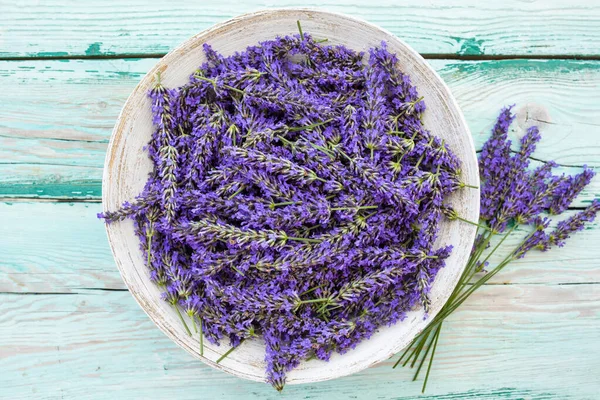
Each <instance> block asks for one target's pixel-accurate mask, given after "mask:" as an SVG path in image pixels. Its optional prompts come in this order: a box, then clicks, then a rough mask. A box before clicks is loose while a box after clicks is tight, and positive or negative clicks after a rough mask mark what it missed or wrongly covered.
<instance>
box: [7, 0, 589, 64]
mask: <svg viewBox="0 0 600 400" xmlns="http://www.w3.org/2000/svg"><path fill="white" fill-rule="evenodd" d="M273 7H321V8H323V9H325V10H329V11H337V12H342V13H348V14H351V15H355V16H360V17H362V18H364V19H366V20H368V21H369V22H372V23H374V24H377V25H379V26H381V27H383V28H385V29H387V30H389V31H391V32H392V33H393V34H395V35H396V36H398V37H400V38H402V39H404V40H405V41H406V42H407V43H408V44H409V45H411V46H413V47H414V48H415V49H416V50H417V51H419V52H421V53H426V54H453V55H468V56H473V55H475V56H477V55H502V54H509V55H515V54H519V55H598V54H600V48H599V47H598V45H597V44H598V42H599V41H600V5H599V4H598V3H597V2H595V1H589V0H574V1H569V2H567V3H565V2H564V1H561V0H549V1H548V0H547V1H525V0H508V1H494V0H461V1H458V2H453V3H452V4H450V3H448V2H446V1H443V0H433V1H427V2H414V1H408V0H403V1H395V0H380V1H377V2H376V3H375V2H369V1H354V2H338V1H336V0H326V1H321V2H317V1H314V0H313V1H303V2H297V1H291V0H281V1H278V2H273V1H267V0H255V1H252V2H239V1H235V0H205V1H202V2H190V1H188V2H181V1H176V2H173V1H154V2H152V6H150V7H148V4H147V2H145V1H143V0H130V1H127V2H121V1H119V0H106V1H103V2H101V3H93V2H92V3H90V2H72V1H68V0H57V1H52V2H40V1H37V0H20V1H17V2H15V1H11V0H2V1H0V9H1V10H2V13H0V57H5V58H7V57H57V56H62V57H65V56H88V57H95V56H101V55H110V56H114V55H119V54H156V53H166V52H167V51H168V50H170V49H172V48H174V47H175V46H176V45H178V44H179V43H181V42H182V41H184V40H186V39H187V38H188V37H190V36H192V35H194V34H196V33H198V32H200V31H202V30H204V29H206V28H209V27H210V26H212V25H214V24H215V23H218V22H223V21H225V20H227V19H229V18H231V17H233V16H236V15H239V14H242V13H246V12H251V11H256V10H259V9H265V8H273ZM159 31H160V33H158V32H159Z"/></svg>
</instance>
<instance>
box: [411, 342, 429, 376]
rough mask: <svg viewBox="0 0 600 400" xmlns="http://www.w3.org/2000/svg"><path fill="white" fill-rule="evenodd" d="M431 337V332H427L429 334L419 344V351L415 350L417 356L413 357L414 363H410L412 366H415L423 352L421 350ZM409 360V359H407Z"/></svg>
mask: <svg viewBox="0 0 600 400" xmlns="http://www.w3.org/2000/svg"><path fill="white" fill-rule="evenodd" d="M428 337H429V334H427V336H426V337H425V340H423V341H421V343H419V346H417V349H416V350H417V351H416V352H415V357H414V358H413V361H412V363H410V367H411V368H414V366H415V364H416V362H417V360H418V359H419V355H420V354H421V351H422V350H423V347H424V346H425V343H427V338H428ZM406 361H407V362H408V360H406Z"/></svg>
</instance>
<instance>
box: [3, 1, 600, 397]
mask: <svg viewBox="0 0 600 400" xmlns="http://www.w3.org/2000/svg"><path fill="white" fill-rule="evenodd" d="M239 3H240V2H238V1H233V0H218V1H216V0H204V1H201V2H190V1H188V2H181V3H180V2H175V1H154V2H147V1H142V0H135V1H133V0H130V1H127V2H122V1H119V0H105V1H103V2H75V1H73V2H69V1H66V0H54V1H48V2H44V1H27V0H23V1H14V0H12V1H10V0H7V1H3V0H2V1H0V10H1V12H0V88H1V90H0V104H1V107H0V196H1V197H2V202H1V203H0V238H1V239H0V398H3V399H4V398H6V399H23V398H36V399H38V398H42V399H58V398H99V399H101V398H106V399H121V398H122V399H130V398H160V399H163V398H164V399H175V398H177V399H183V398H190V399H192V398H198V399H233V398H244V399H246V398H266V399H269V398H273V399H279V398H285V399H309V398H310V399H320V398H327V399H332V400H333V399H346V398H357V399H391V398H393V399H412V398H435V399H465V398H478V399H497V398H503V399H520V398H525V399H566V398H577V399H595V398H599V396H600V260H599V259H600V257H599V256H600V253H599V248H600V225H599V224H598V223H595V224H592V225H591V227H590V228H588V229H586V230H585V231H584V232H582V233H580V234H579V235H578V236H577V237H575V238H573V239H572V240H571V242H570V243H569V244H568V246H567V247H566V248H564V249H559V250H557V251H552V252H549V253H532V254H531V255H530V256H528V257H527V258H526V259H523V260H520V261H518V262H516V263H514V265H511V266H509V267H508V269H507V270H506V271H505V272H503V273H502V274H500V275H498V277H497V279H494V280H493V281H492V283H490V284H488V285H486V286H485V287H484V288H482V289H481V290H480V292H479V293H478V294H477V295H476V296H474V297H473V298H472V299H471V300H470V301H469V302H468V304H466V305H465V306H463V307H462V308H461V309H460V311H459V312H457V313H456V314H455V315H454V316H453V317H452V318H451V319H450V320H449V321H448V322H447V324H446V325H445V326H446V328H445V332H444V334H443V335H442V336H441V339H440V344H439V347H438V353H437V354H436V365H435V366H434V369H433V370H432V374H431V380H430V384H429V387H428V391H427V393H426V396H424V397H420V396H419V393H420V387H421V386H420V383H413V382H411V381H410V379H411V377H412V374H411V372H410V371H407V370H392V369H391V365H392V364H393V361H394V360H390V361H388V362H385V363H382V364H380V365H378V366H376V367H374V368H371V369H369V370H367V371H364V372H362V373H360V374H357V375H354V376H351V377H346V378H343V379H339V380H335V381H331V382H323V383H318V384H314V385H306V386H289V387H287V388H286V389H285V391H284V394H283V395H278V394H277V393H276V392H275V391H273V390H272V389H271V388H270V387H268V386H267V385H262V384H258V383H253V382H246V381H242V380H239V379H236V378H233V377H231V376H229V375H226V374H224V373H221V372H218V371H215V370H213V369H211V368H209V367H206V366H204V365H203V364H202V363H200V362H199V361H197V360H195V359H193V358H192V357H191V356H190V355H188V354H187V353H185V352H184V351H183V350H181V349H179V348H177V347H176V346H175V345H174V344H173V343H172V342H171V341H170V340H169V339H167V338H166V337H165V336H164V335H163V334H162V333H161V332H160V331H159V330H158V329H157V328H156V327H155V326H154V325H153V324H152V323H151V322H150V320H149V319H148V317H147V316H146V315H145V314H144V313H143V312H142V310H141V309H140V308H139V307H138V306H137V304H135V302H134V300H133V298H132V297H131V296H130V295H129V293H128V292H127V290H126V289H125V287H124V285H123V282H122V281H121V278H120V277H119V273H118V271H117V269H116V267H115V265H114V262H113V259H112V256H111V253H110V250H109V248H108V244H107V240H106V237H105V233H104V228H103V226H102V223H101V222H99V221H98V220H97V219H96V213H97V212H99V211H100V208H101V205H100V199H101V182H100V181H101V176H102V166H103V162H104V154H105V150H106V146H107V143H108V140H109V136H110V133H111V129H112V125H113V123H114V121H115V119H116V117H117V114H118V112H119V110H120V108H121V106H122V104H123V103H124V101H125V99H126V97H127V96H128V94H129V92H130V91H131V90H132V89H133V87H134V86H135V85H136V83H137V82H138V80H139V79H140V77H141V76H143V74H144V73H145V72H146V71H147V70H148V69H149V68H150V67H151V66H152V65H153V64H154V63H155V62H156V61H157V59H158V58H159V57H161V56H162V55H164V54H165V52H167V51H168V50H169V49H171V48H173V47H174V46H175V45H177V44H178V43H180V42H181V41H183V40H184V39H185V38H187V37H189V36H190V35H192V34H194V33H196V32H199V31H200V30H202V29H205V28H207V27H209V26H211V25H213V24H214V23H216V22H219V21H223V20H225V19H227V18H230V17H232V16H234V15H236V14H240V13H243V12H247V11H252V10H256V9H260V8H268V7H271V6H275V5H277V6H307V7H310V6H317V5H319V4H321V3H320V2H314V1H312V2H311V1H309V2H308V3H307V2H306V1H304V2H299V3H294V2H291V1H288V0H283V1H280V2H270V1H263V0H255V1H252V2H245V3H246V4H243V5H242V4H239ZM397 3H401V4H397ZM419 3H422V2H414V1H413V2H409V1H401V2H398V1H392V0H379V1H359V0H357V1H346V2H344V1H341V2H339V3H338V2H336V1H335V0H326V1H325V5H324V8H326V9H328V10H333V11H341V12H345V13H348V14H351V15H355V16H360V17H362V18H365V19H367V20H369V21H371V22H373V23H375V24H378V25H380V26H382V27H384V28H387V29H388V30H390V31H392V32H393V33H395V34H396V35H397V36H398V37H400V38H402V39H404V40H406V42H408V43H409V44H410V45H412V46H413V47H415V48H416V49H417V50H418V51H419V52H421V53H422V54H423V55H424V56H425V57H426V58H428V59H430V62H431V64H432V65H433V66H434V67H435V68H436V69H437V71H439V73H440V75H441V76H442V77H443V79H444V80H445V81H446V82H447V83H448V84H449V86H450V87H451V89H452V91H453V93H454V95H455V96H456V98H457V99H458V101H459V103H460V105H461V107H462V109H463V111H464V113H465V116H466V118H467V121H468V122H469V125H470V128H471V130H472V133H473V137H474V139H475V141H476V145H477V146H479V147H480V146H481V143H482V142H483V141H484V140H485V139H486V137H487V136H488V132H489V130H490V127H491V125H492V123H493V120H494V118H495V116H496V115H497V113H498V110H499V109H500V108H501V107H502V106H503V105H505V104H511V103H516V104H517V110H518V120H519V121H518V123H516V124H515V126H514V128H515V129H514V132H513V134H514V135H516V136H518V135H519V134H520V133H522V131H523V128H524V127H526V126H529V125H530V124H532V123H535V124H538V125H539V126H540V127H541V130H542V132H543V134H544V140H543V142H542V144H541V146H540V148H539V151H538V152H537V153H536V155H535V156H536V160H537V161H534V163H537V162H541V161H543V160H548V159H554V160H556V161H557V162H559V163H560V165H561V167H560V169H561V170H562V171H564V172H565V173H576V172H578V171H580V166H581V165H583V164H588V165H590V166H600V3H598V2H597V1H593V0H570V1H568V2H564V1H560V0H550V1H516V0H507V1H498V0H493V1H492V0H485V1H483V0H461V1H458V2H454V3H455V4H456V5H452V6H450V5H448V4H447V3H445V2H441V1H439V2H438V1H428V2H426V4H419ZM594 3H596V4H595V5H594ZM599 195H600V178H599V179H596V180H595V181H594V182H593V184H592V185H591V187H590V188H588V189H587V190H586V191H585V193H584V194H583V195H582V196H581V197H580V198H579V200H578V201H577V202H576V204H575V208H574V209H573V210H570V211H569V213H573V212H576V210H575V209H576V208H581V207H583V206H585V205H586V204H589V203H590V201H591V200H592V199H593V198H594V197H598V196H599ZM513 245H514V243H513Z"/></svg>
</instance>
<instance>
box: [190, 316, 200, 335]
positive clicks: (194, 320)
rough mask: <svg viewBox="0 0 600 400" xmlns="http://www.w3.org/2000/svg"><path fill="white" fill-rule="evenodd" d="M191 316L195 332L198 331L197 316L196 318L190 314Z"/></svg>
mask: <svg viewBox="0 0 600 400" xmlns="http://www.w3.org/2000/svg"><path fill="white" fill-rule="evenodd" d="M190 318H191V319H192V324H193V325H192V326H193V327H194V333H198V326H197V325H196V318H194V317H193V316H190Z"/></svg>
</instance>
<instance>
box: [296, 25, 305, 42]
mask: <svg viewBox="0 0 600 400" xmlns="http://www.w3.org/2000/svg"><path fill="white" fill-rule="evenodd" d="M296 25H298V32H300V39H302V40H304V32H302V26H301V25H300V20H297V21H296Z"/></svg>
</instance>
